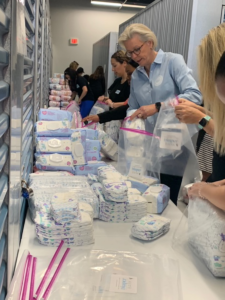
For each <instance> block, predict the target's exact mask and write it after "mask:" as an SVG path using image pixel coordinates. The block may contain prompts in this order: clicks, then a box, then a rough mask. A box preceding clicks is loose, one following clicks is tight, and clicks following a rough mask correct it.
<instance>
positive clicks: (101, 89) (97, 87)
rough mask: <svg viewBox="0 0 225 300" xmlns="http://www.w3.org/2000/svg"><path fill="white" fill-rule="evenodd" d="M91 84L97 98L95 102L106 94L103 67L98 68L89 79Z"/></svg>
mask: <svg viewBox="0 0 225 300" xmlns="http://www.w3.org/2000/svg"><path fill="white" fill-rule="evenodd" d="M89 84H90V87H91V89H92V92H93V94H94V97H95V101H97V100H98V98H99V97H100V96H102V95H104V94H105V75H104V70H103V67H102V66H98V67H97V69H96V70H95V72H94V73H93V74H91V75H90V77H89Z"/></svg>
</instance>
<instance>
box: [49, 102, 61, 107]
mask: <svg viewBox="0 0 225 300" xmlns="http://www.w3.org/2000/svg"><path fill="white" fill-rule="evenodd" d="M49 106H50V107H60V102H57V101H49Z"/></svg>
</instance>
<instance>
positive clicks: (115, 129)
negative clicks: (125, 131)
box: [104, 120, 121, 143]
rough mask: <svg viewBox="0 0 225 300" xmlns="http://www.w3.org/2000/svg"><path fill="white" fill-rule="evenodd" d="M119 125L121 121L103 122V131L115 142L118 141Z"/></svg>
mask: <svg viewBox="0 0 225 300" xmlns="http://www.w3.org/2000/svg"><path fill="white" fill-rule="evenodd" d="M120 127H121V121H119V120H116V121H110V122H107V123H105V128H104V130H105V132H106V133H107V134H108V135H109V136H110V137H111V139H113V140H114V141H115V142H116V143H118V139H119V129H120Z"/></svg>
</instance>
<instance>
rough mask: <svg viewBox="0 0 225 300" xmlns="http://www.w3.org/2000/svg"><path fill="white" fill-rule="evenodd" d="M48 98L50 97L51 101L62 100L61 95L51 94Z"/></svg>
mask: <svg viewBox="0 0 225 300" xmlns="http://www.w3.org/2000/svg"><path fill="white" fill-rule="evenodd" d="M48 98H49V100H50V101H58V102H59V101H60V97H59V96H52V95H50V96H49V97H48Z"/></svg>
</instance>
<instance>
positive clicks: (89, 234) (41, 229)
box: [35, 212, 94, 247]
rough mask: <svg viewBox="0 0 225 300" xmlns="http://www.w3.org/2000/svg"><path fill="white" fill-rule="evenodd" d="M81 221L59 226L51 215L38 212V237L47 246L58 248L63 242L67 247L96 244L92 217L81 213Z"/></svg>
mask: <svg viewBox="0 0 225 300" xmlns="http://www.w3.org/2000/svg"><path fill="white" fill-rule="evenodd" d="M80 216H81V217H80V220H76V221H74V222H67V223H64V224H59V223H57V222H55V221H54V219H53V218H52V217H51V215H50V214H46V213H43V212H37V215H36V218H35V223H36V236H37V238H38V240H39V242H40V243H41V244H43V245H46V246H54V247H56V246H58V245H59V244H60V242H61V241H62V240H63V241H64V242H65V244H66V245H71V246H82V245H89V244H93V243H94V234H93V222H92V219H91V217H90V215H89V214H88V213H86V212H80Z"/></svg>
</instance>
